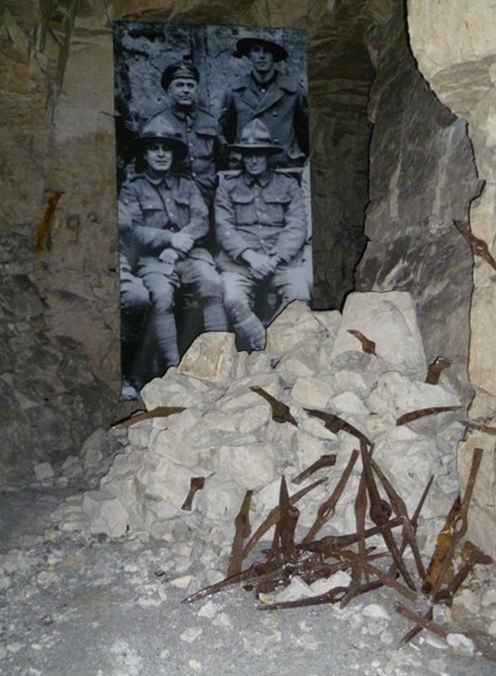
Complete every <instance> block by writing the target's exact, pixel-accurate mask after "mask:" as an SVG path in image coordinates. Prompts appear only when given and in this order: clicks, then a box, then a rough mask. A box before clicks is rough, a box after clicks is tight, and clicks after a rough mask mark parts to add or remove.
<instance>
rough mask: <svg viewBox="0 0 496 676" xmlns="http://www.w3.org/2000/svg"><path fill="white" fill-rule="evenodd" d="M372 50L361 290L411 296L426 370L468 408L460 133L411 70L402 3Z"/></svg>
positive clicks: (469, 183)
mask: <svg viewBox="0 0 496 676" xmlns="http://www.w3.org/2000/svg"><path fill="white" fill-rule="evenodd" d="M371 39H372V40H371V42H372V47H373V53H374V55H375V61H376V66H377V77H376V79H375V81H374V85H373V88H372V91H371V99H370V104H369V114H370V118H371V120H372V121H373V122H374V130H373V134H372V141H371V147H370V203H369V205H368V207H367V215H366V223H365V234H366V235H367V237H368V238H369V242H368V245H367V249H366V251H365V254H364V256H363V258H362V260H361V262H360V265H359V268H358V270H357V276H356V280H357V289H358V290H377V291H389V290H393V289H394V290H397V291H409V292H410V293H411V294H412V295H413V297H414V299H415V301H416V302H417V312H418V319H419V324H420V328H421V332H422V335H423V338H424V344H425V349H426V356H427V359H428V360H429V361H432V360H433V359H435V358H436V357H437V356H438V355H443V356H445V357H447V358H448V359H450V360H451V362H452V366H451V368H450V369H449V378H450V379H452V380H453V381H455V383H456V385H457V387H458V388H459V389H460V390H461V391H462V392H464V394H465V401H466V402H467V403H468V401H469V400H470V398H471V395H472V390H471V387H470V385H469V383H468V373H467V361H468V353H469V333H470V326H469V312H470V300H471V294H472V255H471V252H470V248H469V246H468V244H467V242H466V240H465V239H464V238H463V236H462V235H461V234H460V232H459V231H458V230H457V229H456V228H455V227H454V225H453V220H454V219H455V220H458V221H464V222H465V221H467V219H468V212H469V207H470V203H471V200H472V199H474V197H476V195H477V194H478V191H479V190H480V187H479V182H478V178H477V171H476V167H475V164H474V160H473V152H472V147H471V143H470V140H469V138H468V135H467V128H466V123H465V122H464V121H463V120H461V119H458V118H457V117H456V116H455V115H454V114H453V113H452V112H451V111H450V110H449V109H448V108H447V107H446V106H444V105H443V104H442V103H440V101H439V100H438V99H437V98H436V96H435V95H434V94H433V93H432V91H431V90H430V88H429V85H428V83H427V82H426V81H425V79H424V78H423V77H422V75H421V74H420V73H419V71H418V70H417V68H416V63H415V59H414V57H413V55H412V52H411V49H410V45H409V41H408V32H407V24H406V16H405V7H404V6H403V3H396V4H395V10H394V14H393V16H392V17H391V19H390V20H389V21H388V22H385V23H384V24H383V25H382V27H377V28H376V30H375V32H374V33H373V35H371Z"/></svg>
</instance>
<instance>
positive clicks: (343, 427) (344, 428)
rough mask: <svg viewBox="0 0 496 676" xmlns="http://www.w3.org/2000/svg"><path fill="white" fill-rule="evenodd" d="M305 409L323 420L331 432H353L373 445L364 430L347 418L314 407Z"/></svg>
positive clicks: (355, 435)
mask: <svg viewBox="0 0 496 676" xmlns="http://www.w3.org/2000/svg"><path fill="white" fill-rule="evenodd" d="M303 410H304V411H305V412H306V413H308V415H310V416H312V417H314V418H318V419H319V420H322V422H323V423H324V427H325V428H326V429H327V430H329V432H332V433H333V434H337V433H338V432H348V434H351V435H352V436H354V437H356V438H357V439H359V440H360V441H365V442H366V443H367V444H369V445H371V442H370V439H368V437H366V436H365V434H364V433H363V432H360V430H359V429H357V428H356V427H355V426H354V425H352V424H351V423H349V422H346V420H343V418H340V417H339V416H338V415H335V414H334V413H327V412H326V411H318V410H316V409H314V408H304V409H303Z"/></svg>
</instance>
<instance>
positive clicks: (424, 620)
mask: <svg viewBox="0 0 496 676" xmlns="http://www.w3.org/2000/svg"><path fill="white" fill-rule="evenodd" d="M395 610H396V612H397V613H399V614H400V615H402V616H403V617H406V618H407V619H409V620H413V621H414V622H416V623H417V624H418V625H419V626H420V628H421V629H427V630H428V631H430V632H432V633H433V634H436V635H437V636H440V637H441V638H444V639H446V638H447V636H448V634H449V632H448V631H446V629H443V628H442V627H441V626H440V625H439V624H436V623H435V622H432V621H431V620H432V611H431V614H430V615H429V616H427V615H425V616H424V615H419V614H418V613H416V612H415V611H413V610H410V608H405V607H404V606H401V605H397V606H396V608H395ZM407 636H408V634H406V635H405V636H404V637H403V638H402V639H401V640H400V643H407V642H408V641H407V640H406V639H407ZM408 640H411V639H408Z"/></svg>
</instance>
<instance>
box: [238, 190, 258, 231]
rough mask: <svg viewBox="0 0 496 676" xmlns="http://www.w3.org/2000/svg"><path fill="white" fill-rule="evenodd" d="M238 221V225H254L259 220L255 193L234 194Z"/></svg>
mask: <svg viewBox="0 0 496 676" xmlns="http://www.w3.org/2000/svg"><path fill="white" fill-rule="evenodd" d="M232 201H233V205H234V213H235V215H236V223H237V224H238V225H252V224H253V223H256V222H257V212H256V210H255V199H254V197H253V195H236V194H235V195H232Z"/></svg>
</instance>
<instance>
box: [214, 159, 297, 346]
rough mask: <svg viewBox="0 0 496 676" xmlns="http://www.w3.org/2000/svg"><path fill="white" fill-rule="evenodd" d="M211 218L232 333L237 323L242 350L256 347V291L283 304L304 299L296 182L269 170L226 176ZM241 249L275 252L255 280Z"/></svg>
mask: <svg viewBox="0 0 496 676" xmlns="http://www.w3.org/2000/svg"><path fill="white" fill-rule="evenodd" d="M215 219H216V232H217V241H218V244H219V246H220V249H221V251H220V253H219V255H218V258H217V262H218V266H219V268H220V269H221V271H222V278H223V283H224V304H225V307H226V311H227V313H228V316H229V317H230V319H231V321H232V322H233V324H234V328H235V330H237V333H238V336H239V335H240V334H241V324H243V326H244V328H243V334H244V335H242V339H243V341H244V344H245V345H246V348H245V349H260V348H261V347H263V342H264V341H265V329H264V327H263V324H262V322H261V320H260V319H259V318H258V317H257V316H256V315H255V313H254V309H255V302H256V294H257V292H259V291H262V292H263V293H265V294H269V293H274V292H275V293H277V294H278V296H279V297H280V299H281V301H282V302H283V303H288V302H290V301H292V300H296V299H298V300H303V301H309V299H310V288H309V284H308V275H305V274H304V271H303V269H302V255H303V248H304V244H305V240H306V236H307V224H306V210H305V204H304V200H303V196H302V192H301V189H300V187H299V184H298V181H297V180H296V179H295V178H293V177H290V176H288V175H286V174H284V173H282V172H281V173H279V172H275V173H272V172H270V171H269V172H267V173H266V174H265V175H264V176H263V177H258V178H254V177H252V176H250V175H248V174H246V173H244V172H236V173H235V174H234V175H231V176H226V177H225V178H224V179H223V180H222V181H221V183H220V185H219V188H218V190H217V194H216V198H215ZM247 250H252V251H255V252H256V253H260V254H265V255H267V256H272V255H277V257H278V261H279V264H278V266H277V267H276V268H275V270H274V272H273V274H272V275H269V276H268V277H267V278H265V279H263V280H260V279H257V278H256V276H255V275H254V274H253V272H252V270H251V267H250V265H249V264H248V263H247V262H246V261H244V260H243V259H242V258H241V256H242V254H243V253H244V252H246V251H247ZM247 327H248V328H247Z"/></svg>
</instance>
